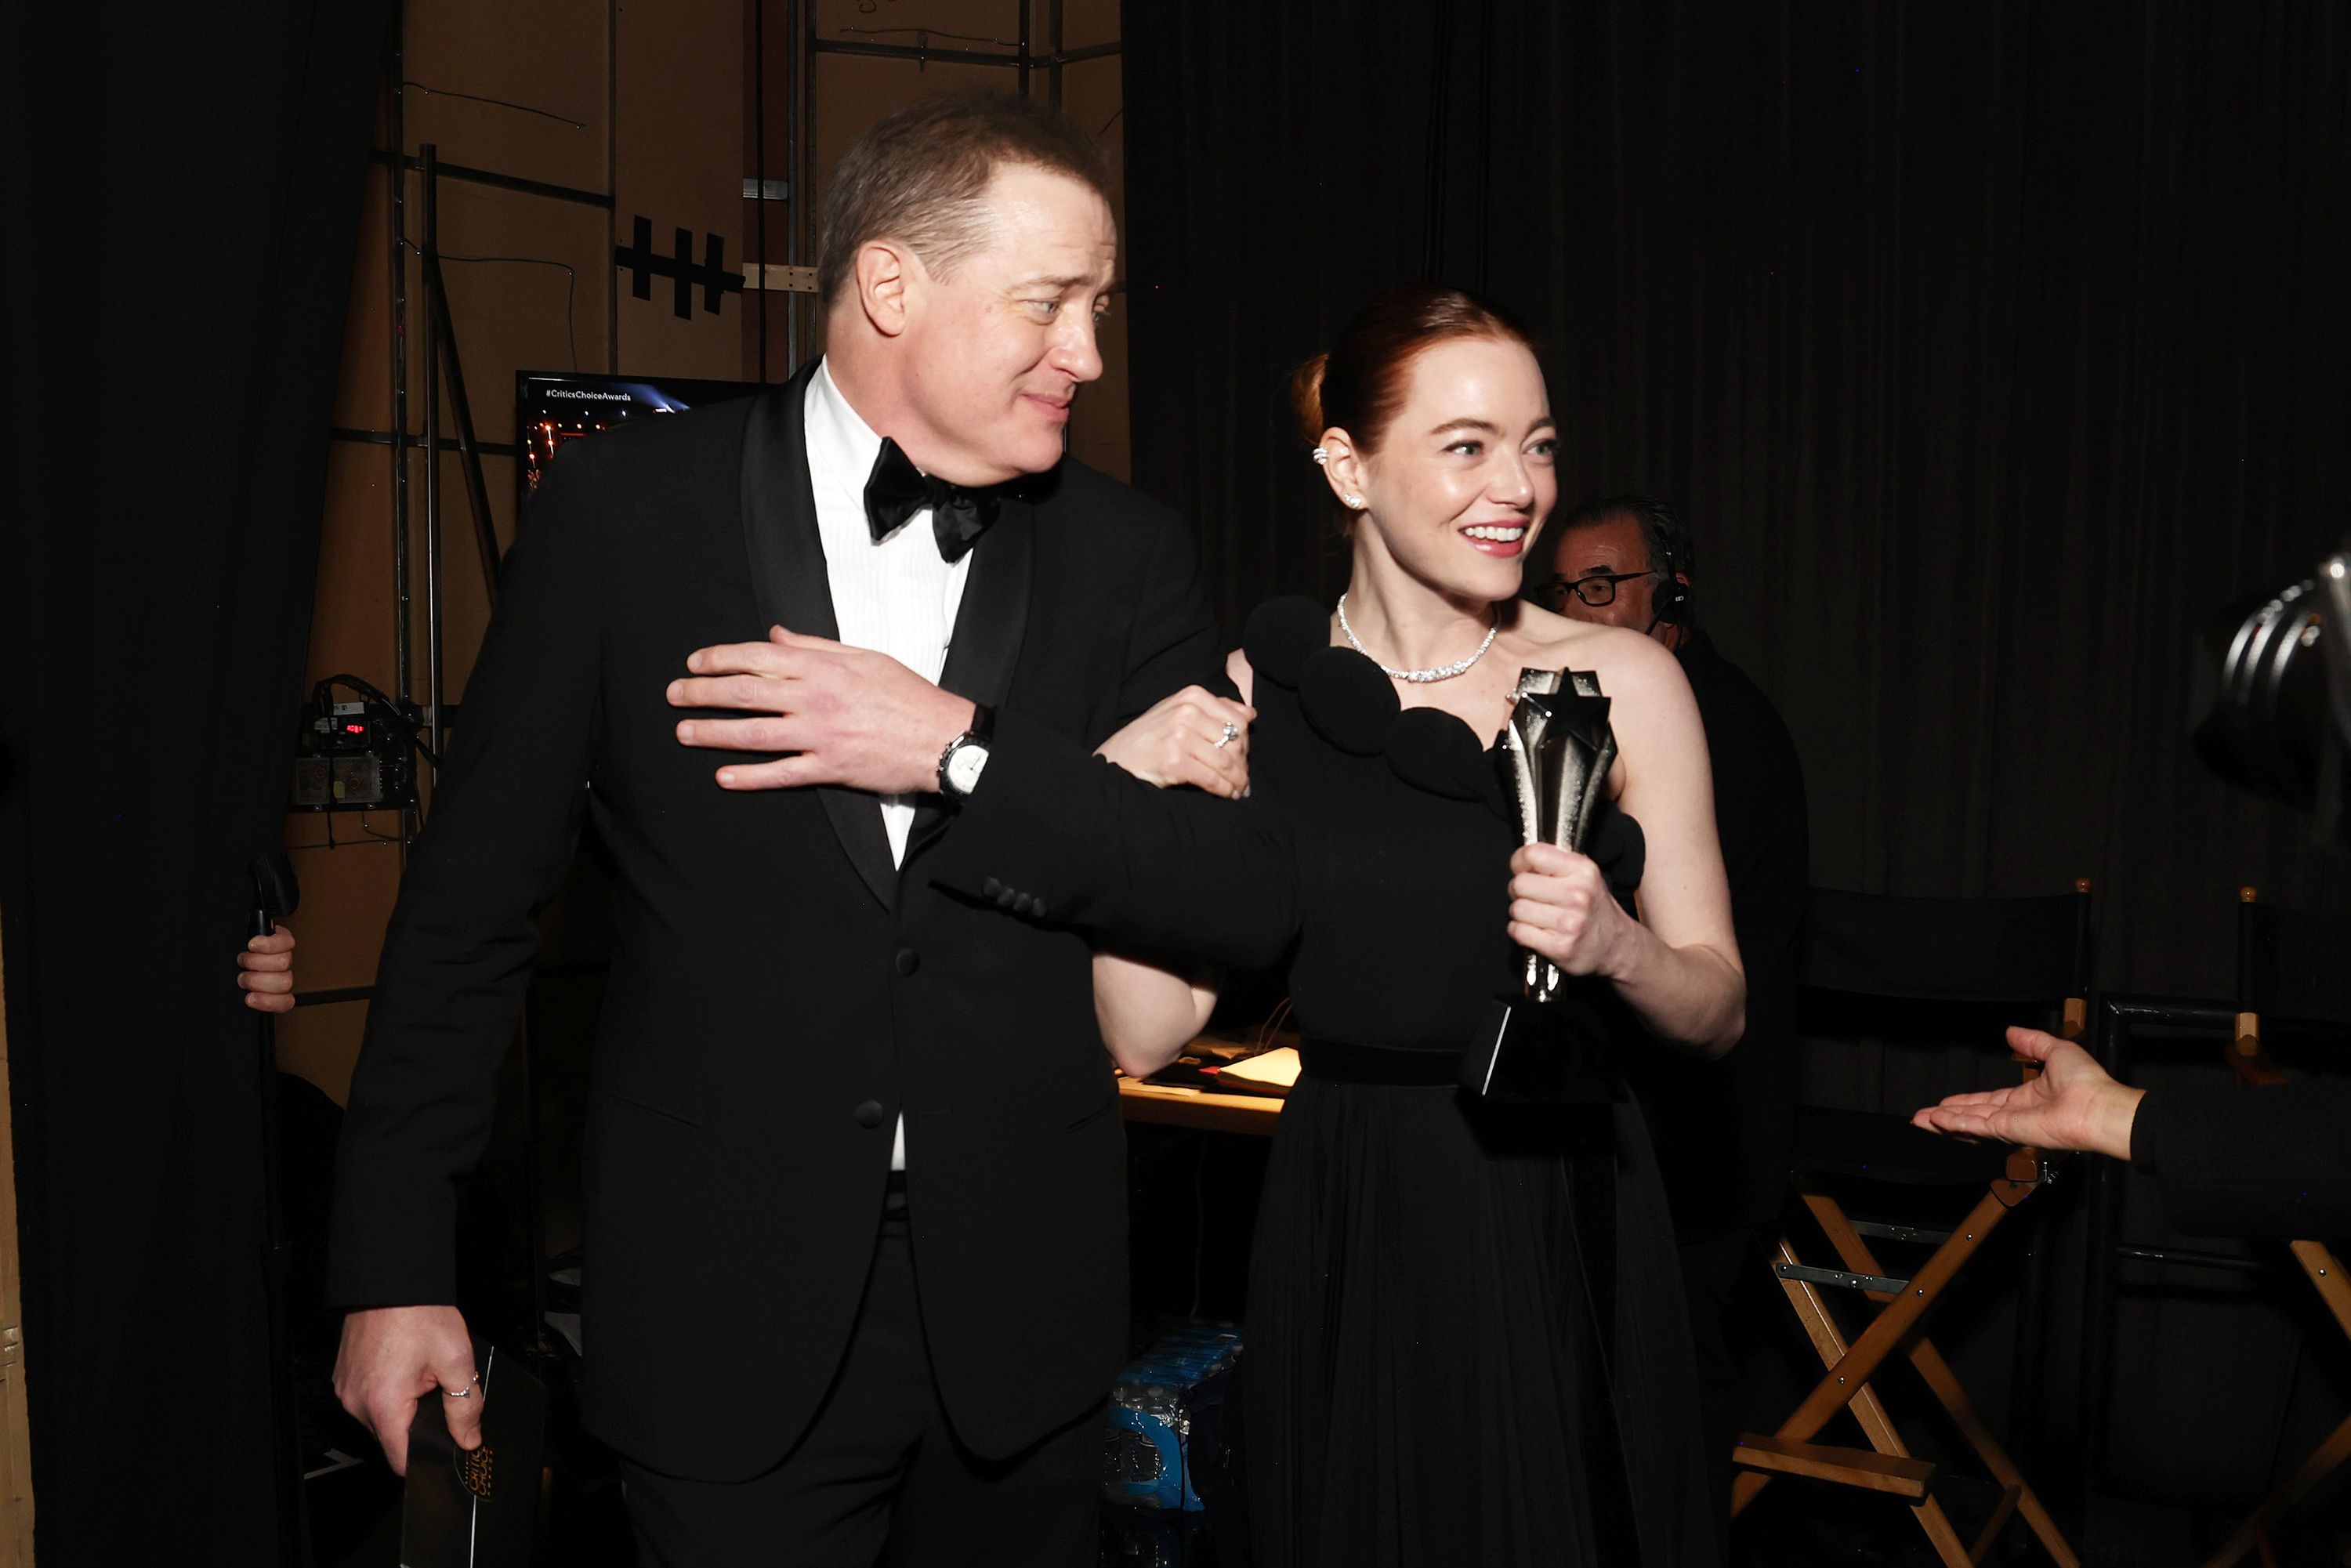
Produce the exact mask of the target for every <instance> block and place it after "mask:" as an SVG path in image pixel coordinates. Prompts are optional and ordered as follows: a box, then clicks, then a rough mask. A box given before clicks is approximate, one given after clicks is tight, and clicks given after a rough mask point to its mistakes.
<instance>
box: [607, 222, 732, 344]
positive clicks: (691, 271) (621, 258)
mask: <svg viewBox="0 0 2351 1568" xmlns="http://www.w3.org/2000/svg"><path fill="white" fill-rule="evenodd" d="M676 232H677V239H676V242H675V243H676V250H675V254H674V255H671V256H660V255H657V254H655V253H654V250H653V220H652V219H651V218H646V217H640V218H638V219H637V220H636V222H635V224H634V225H633V228H632V235H631V238H630V241H629V243H628V244H627V245H616V246H613V247H612V265H613V266H615V267H620V268H621V269H622V271H624V272H627V273H628V274H630V278H629V292H630V293H631V294H632V295H633V296H634V297H635V298H639V299H651V298H653V279H654V278H656V277H666V278H668V279H669V280H670V284H671V287H672V289H673V291H674V292H673V294H672V296H671V304H672V308H674V310H675V311H676V312H677V318H678V319H679V320H681V321H687V320H692V319H693V318H694V291H695V288H696V287H699V288H700V289H701V290H702V308H703V309H705V310H706V311H708V312H709V313H710V314H712V315H714V316H716V314H717V313H718V307H719V303H720V301H722V300H723V299H725V298H726V296H727V295H729V294H740V293H741V292H742V291H743V275H742V274H741V273H739V272H729V271H728V270H727V269H726V235H703V236H702V260H701V262H700V263H699V264H696V263H695V259H694V231H693V230H692V229H683V228H682V229H679V230H678V231H676Z"/></svg>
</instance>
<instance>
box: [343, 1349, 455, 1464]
mask: <svg viewBox="0 0 2351 1568" xmlns="http://www.w3.org/2000/svg"><path fill="white" fill-rule="evenodd" d="M435 1389H438V1390H440V1392H441V1413H442V1414H443V1415H444V1416H447V1417H448V1418H449V1435H450V1436H451V1437H455V1439H456V1440H457V1446H458V1447H459V1448H480V1447H481V1446H482V1400H483V1397H484V1396H483V1393H482V1385H481V1384H480V1383H479V1382H477V1381H476V1380H475V1375H474V1342H473V1341H472V1339H471V1338H469V1337H468V1336H467V1335H466V1333H465V1318H464V1317H463V1316H461V1315H460V1314H459V1313H458V1312H457V1309H456V1308H455V1307H374V1308H371V1309H369V1310H367V1311H365V1312H352V1313H350V1315H349V1316H347V1317H345V1318H344V1319H343V1344H342V1350H341V1351H340V1354H337V1355H336V1357H335V1397H336V1398H337V1399H339V1400H340V1401H341V1402H342V1406H343V1408H344V1409H346V1410H348V1411H350V1413H351V1414H352V1415H354V1416H358V1417H359V1419H360V1425H362V1426H364V1427H367V1429H368V1430H369V1431H371V1432H372V1433H374V1434H375V1440H376V1441H377V1442H378V1443H380V1444H381V1445H382V1447H383V1457H384V1458H386V1459H388V1460H390V1461H391V1463H392V1474H394V1475H397V1476H404V1475H406V1474H407V1473H408V1427H409V1424H410V1423H411V1422H413V1421H414V1420H415V1419H416V1402H417V1401H418V1400H419V1399H422V1398H423V1397H424V1396H426V1395H428V1394H430V1393H432V1392H433V1391H434V1390H435Z"/></svg>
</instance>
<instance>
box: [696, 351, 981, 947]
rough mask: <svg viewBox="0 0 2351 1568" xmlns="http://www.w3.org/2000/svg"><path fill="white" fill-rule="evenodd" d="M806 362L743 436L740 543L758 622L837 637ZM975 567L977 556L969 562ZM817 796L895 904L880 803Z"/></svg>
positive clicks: (857, 795)
mask: <svg viewBox="0 0 2351 1568" xmlns="http://www.w3.org/2000/svg"><path fill="white" fill-rule="evenodd" d="M815 373H816V367H815V366H814V365H810V367H808V368H807V369H806V370H803V371H800V373H799V374H798V375H796V376H794V377H793V378H792V379H791V380H790V381H789V382H785V383H784V384H783V385H782V386H781V387H779V388H778V389H777V390H775V391H774V392H768V393H767V394H765V395H764V396H762V397H761V398H760V399H759V406H758V408H757V409H755V410H753V411H752V413H751V427H750V430H749V432H748V433H747V438H746V439H745V441H744V443H743V546H744V549H745V552H746V553H747V555H748V556H749V558H750V565H751V591H752V593H753V595H754V596H755V597H756V598H757V599H758V605H759V619H760V622H761V623H762V626H763V628H764V627H766V626H781V627H784V628H785V629H786V630H788V631H792V632H806V633H808V634H809V635H810V636H812V637H828V638H838V637H839V636H840V635H841V623H840V622H838V621H836V620H835V619H834V618H833V613H832V582H831V579H830V578H829V577H828V576H827V575H826V573H825V570H824V543H823V541H822V540H821V539H820V538H819V537H818V535H817V528H816V494H815V491H814V490H813V489H812V488H811V487H810V483H809V464H808V436H807V433H806V431H805V430H804V429H803V428H802V420H801V412H802V410H803V409H805V408H806V407H807V398H808V383H809V379H810V377H811V376H813V375H814V374H815ZM972 565H973V567H974V569H975V570H976V569H977V567H978V565H979V562H978V561H977V559H975V560H974V561H973V562H972ZM816 794H817V798H818V799H819V800H821V801H822V802H823V803H824V814H825V815H826V817H828V818H829V819H831V822H832V831H833V833H834V834H835V835H836V836H837V837H838V838H839V839H840V840H841V851H842V852H843V853H845V854H847V855H848V856H849V860H850V863H851V864H852V865H854V866H855V867H856V868H857V874H858V875H859V876H861V877H862V878H864V879H865V885H866V886H867V887H869V888H871V889H872V892H873V896H874V897H875V898H877V899H879V900H881V902H882V907H883V908H884V909H891V908H894V907H896V904H897V894H898V872H897V868H896V867H895V866H893V865H892V864H891V863H890V836H889V834H888V833H887V832H886V831H884V830H883V826H882V804H881V802H880V801H878V800H875V799H874V798H873V797H872V796H871V795H867V794H864V793H862V792H861V791H858V790H855V789H831V788H830V787H826V786H819V787H818V788H817V790H816Z"/></svg>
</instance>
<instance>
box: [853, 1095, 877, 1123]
mask: <svg viewBox="0 0 2351 1568" xmlns="http://www.w3.org/2000/svg"><path fill="white" fill-rule="evenodd" d="M857 1124H858V1125H859V1126H861V1127H878V1126H880V1125H881V1124H882V1102H881V1101H879V1100H868V1101H867V1102H865V1103H864V1104H862V1105H860V1106H859V1107H858V1108H857Z"/></svg>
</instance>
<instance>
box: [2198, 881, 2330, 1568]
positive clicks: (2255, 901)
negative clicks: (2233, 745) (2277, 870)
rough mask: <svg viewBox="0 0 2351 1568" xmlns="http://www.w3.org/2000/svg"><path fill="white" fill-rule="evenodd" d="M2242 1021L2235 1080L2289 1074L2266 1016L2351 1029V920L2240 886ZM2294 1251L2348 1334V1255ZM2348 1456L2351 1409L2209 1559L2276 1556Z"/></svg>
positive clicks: (2261, 1081)
mask: <svg viewBox="0 0 2351 1568" xmlns="http://www.w3.org/2000/svg"><path fill="white" fill-rule="evenodd" d="M2237 899H2238V905H2237V1022H2236V1028H2235V1029H2234V1030H2231V1040H2230V1042H2229V1065H2230V1066H2231V1067H2232V1068H2234V1069H2235V1070H2236V1074H2237V1082H2239V1083H2241V1084H2244V1085H2247V1086H2249V1087H2255V1088H2267V1087H2270V1086H2273V1085H2276V1084H2282V1083H2283V1082H2285V1081H2286V1076H2285V1073H2284V1072H2283V1071H2282V1070H2280V1068H2279V1067H2278V1064H2277V1063H2276V1062H2275V1061H2273V1060H2272V1059H2271V1057H2270V1055H2269V1053H2268V1052H2267V1051H2264V1050H2263V1049H2262V1019H2264V1018H2268V1019H2273V1020H2276V1021H2279V1022H2288V1021H2290V1022H2292V1023H2294V1024H2299V1025H2304V1026H2317V1027H2318V1028H2320V1029H2322V1030H2326V1031H2328V1032H2339V1031H2341V1030H2346V1029H2351V921H2340V920H2325V919H2322V918H2320V917H2318V916H2316V915H2304V914H2301V913H2298V912H2297V911H2294V910H2291V909H2281V908H2279V907H2278V906H2277V905H2275V904H2263V903H2262V902H2261V901H2260V898H2259V896H2258V895H2257V894H2255V893H2254V891H2253V889H2252V888H2250V887H2248V888H2242V889H2240V890H2239V892H2238V894H2237ZM2289 1245H2290V1247H2291V1249H2292V1250H2293V1252H2294V1261H2295V1262H2297V1263H2300V1264H2301V1265H2302V1271H2303V1272H2304V1273H2305V1274H2307V1275H2309V1276H2310V1282H2311V1283H2312V1284H2313V1285H2314V1286H2316V1287H2317V1288H2318V1294H2319V1298H2320V1299H2321V1300H2322V1301H2325V1303H2326V1310H2327V1311H2328V1312H2331V1313H2333V1314H2334V1317H2335V1322H2336V1324H2337V1325H2338V1326H2340V1327H2341V1329H2342V1330H2343V1332H2344V1333H2346V1334H2351V1282H2346V1281H2345V1280H2344V1278H2343V1264H2342V1261H2341V1260H2340V1259H2338V1258H2337V1257H2336V1256H2335V1251H2334V1249H2333V1248H2331V1247H2329V1246H2328V1245H2326V1243H2325V1242H2323V1241H2315V1240H2304V1241H2295V1242H2292V1243H2290V1244H2289ZM2346 1461H2351V1418H2346V1420H2345V1421H2344V1422H2343V1424H2342V1425H2341V1426H2339V1427H2335V1430H2334V1431H2333V1432H2332V1433H2330V1434H2329V1435H2328V1436H2327V1437H2326V1440H2325V1442H2322V1443H2321V1444H2319V1445H2318V1447H2316V1448H2313V1449H2312V1450H2311V1451H2310V1457H2309V1458H2306V1459H2304V1460H2303V1462H2302V1464H2301V1465H2300V1467H2299V1468H2297V1469H2295V1470H2294V1473H2293V1474H2292V1475H2290V1476H2288V1477H2286V1478H2285V1479H2283V1480H2282V1481H2280V1482H2278V1484H2277V1485H2276V1486H2275V1487H2274V1488H2273V1489H2272V1490H2271V1491H2270V1494H2269V1496H2267V1497H2265V1498H2263V1499H2262V1500H2261V1503H2260V1505H2259V1506H2258V1507H2256V1508H2255V1509H2254V1510H2253V1511H2252V1513H2250V1514H2247V1515H2246V1516H2245V1519H2244V1521H2243V1522H2242V1523H2241V1524H2239V1525H2238V1526H2237V1528H2236V1529H2235V1530H2234V1531H2231V1533H2230V1536H2229V1539H2228V1540H2227V1542H2224V1543H2223V1544H2222V1545H2221V1547H2220V1550H2219V1551H2218V1552H2214V1553H2212V1555H2211V1556H2210V1557H2209V1558H2207V1559H2206V1560H2205V1568H2226V1565H2228V1564H2231V1563H2236V1562H2237V1561H2238V1560H2240V1559H2241V1558H2242V1557H2243V1556H2244V1554H2245V1553H2246V1552H2249V1551H2252V1550H2254V1549H2256V1548H2258V1549H2259V1550H2260V1552H2261V1557H2262V1562H2263V1563H2275V1562H2276V1561H2277V1559H2276V1558H2275V1556H2274V1555H2273V1553H2272V1552H2271V1550H2270V1542H2269V1527H2270V1526H2271V1525H2272V1524H2273V1523H2275V1522H2276V1521H2278V1520H2279V1519H2280V1518H2282V1517H2283V1515H2284V1514H2285V1513H2286V1512H2287V1511H2289V1510H2291V1509H2292V1508H2293V1507H2294V1505H2295V1504H2296V1503H2299V1502H2300V1501H2302V1500H2303V1499H2304V1498H2306V1497H2308V1496H2309V1495H2310V1494H2311V1493H2312V1492H2314V1491H2315V1490H2317V1489H2318V1488H2319V1487H2320V1486H2321V1485H2322V1484H2323V1483H2324V1482H2325V1480H2326V1479H2327V1478H2328V1477H2330V1476H2332V1475H2333V1474H2334V1473H2335V1471H2336V1470H2339V1469H2342V1468H2343V1466H2344V1464H2345V1463H2346Z"/></svg>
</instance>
